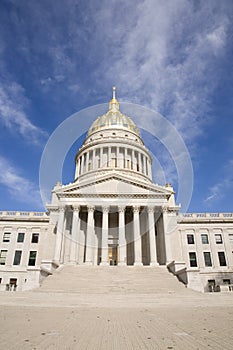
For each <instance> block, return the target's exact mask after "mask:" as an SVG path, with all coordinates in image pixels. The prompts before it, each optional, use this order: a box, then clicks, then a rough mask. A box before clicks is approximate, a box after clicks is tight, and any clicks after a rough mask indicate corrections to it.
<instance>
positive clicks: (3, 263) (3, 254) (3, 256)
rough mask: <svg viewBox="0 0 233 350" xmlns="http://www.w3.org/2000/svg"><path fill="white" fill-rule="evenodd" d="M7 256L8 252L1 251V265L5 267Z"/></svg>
mask: <svg viewBox="0 0 233 350" xmlns="http://www.w3.org/2000/svg"><path fill="white" fill-rule="evenodd" d="M6 254H7V250H1V251H0V265H5V263H6Z"/></svg>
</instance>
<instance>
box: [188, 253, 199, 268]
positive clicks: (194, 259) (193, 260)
mask: <svg viewBox="0 0 233 350" xmlns="http://www.w3.org/2000/svg"><path fill="white" fill-rule="evenodd" d="M189 263H190V267H197V257H196V253H195V252H190V253H189Z"/></svg>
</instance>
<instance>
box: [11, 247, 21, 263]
mask: <svg viewBox="0 0 233 350" xmlns="http://www.w3.org/2000/svg"><path fill="white" fill-rule="evenodd" d="M21 255H22V250H16V251H15V257H14V262H13V265H20V261H21Z"/></svg>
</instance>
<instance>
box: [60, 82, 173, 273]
mask: <svg viewBox="0 0 233 350" xmlns="http://www.w3.org/2000/svg"><path fill="white" fill-rule="evenodd" d="M75 162H76V171H75V181H74V182H73V183H72V184H69V185H67V186H59V187H56V188H55V190H54V207H56V208H54V211H55V212H56V213H57V208H58V207H60V206H61V207H62V206H65V207H66V211H65V212H64V208H60V211H59V217H58V215H57V214H56V215H57V236H56V245H55V253H54V260H56V261H57V262H60V263H66V262H71V263H74V264H87V265H113V266H114V265H119V266H126V265H134V266H142V265H150V266H156V265H158V262H159V263H161V264H164V263H166V262H170V261H171V259H172V254H171V253H172V252H171V240H170V235H168V231H169V232H170V231H171V230H172V229H173V226H174V225H175V224H176V216H173V214H172V212H173V211H174V210H176V207H175V202H174V200H173V201H171V200H170V198H173V197H174V192H173V190H172V188H171V186H163V187H162V186H158V185H155V184H154V183H153V182H152V168H151V155H150V153H149V151H148V150H147V148H146V147H145V145H144V143H143V140H142V138H141V135H140V131H139V129H138V128H137V126H136V125H135V124H134V122H133V120H132V119H131V118H129V117H127V116H126V115H124V114H123V113H121V111H120V107H119V102H118V101H117V99H116V95H115V89H113V98H112V100H111V101H110V103H109V110H108V111H107V113H106V114H104V115H102V116H100V117H98V118H97V119H96V120H95V121H94V122H93V124H92V125H91V127H90V129H89V131H88V134H87V137H86V139H85V141H84V143H83V145H82V146H81V147H80V149H79V151H78V153H77V155H76V159H75ZM55 193H56V195H57V198H56V195H55ZM172 196H173V197H172ZM85 197H86V198H85ZM60 200H61V201H62V205H61V204H59V201H60ZM87 203H89V204H87ZM100 203H101V204H100ZM127 203H128V205H127ZM129 203H131V204H129ZM148 203H149V205H148ZM169 205H170V206H171V208H170V209H169ZM72 208H73V209H72ZM155 208H157V209H156V212H157V213H160V215H159V216H157V218H156V222H155V213H154V210H155ZM164 208H168V209H167V211H165V210H163V209H164ZM72 210H73V213H72ZM155 226H156V228H155ZM157 231H158V233H159V234H158V235H157V236H156V234H157ZM165 246H166V249H165Z"/></svg>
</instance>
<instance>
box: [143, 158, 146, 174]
mask: <svg viewBox="0 0 233 350" xmlns="http://www.w3.org/2000/svg"><path fill="white" fill-rule="evenodd" d="M142 159H143V174H146V159H145V155H144V154H143V155H142Z"/></svg>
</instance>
